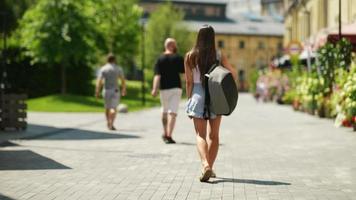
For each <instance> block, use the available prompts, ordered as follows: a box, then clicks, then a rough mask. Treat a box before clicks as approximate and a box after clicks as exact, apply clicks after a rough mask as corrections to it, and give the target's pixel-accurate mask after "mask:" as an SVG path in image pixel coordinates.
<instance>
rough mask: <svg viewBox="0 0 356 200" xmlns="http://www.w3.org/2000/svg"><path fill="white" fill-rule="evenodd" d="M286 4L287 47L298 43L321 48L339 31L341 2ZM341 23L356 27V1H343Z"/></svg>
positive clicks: (302, 0) (312, 0)
mask: <svg viewBox="0 0 356 200" xmlns="http://www.w3.org/2000/svg"><path fill="white" fill-rule="evenodd" d="M285 4H286V5H287V12H286V14H285V21H284V23H285V27H286V32H285V34H284V42H283V43H284V45H285V46H286V45H288V44H289V43H290V42H291V41H298V42H301V43H302V44H304V45H312V46H314V47H318V46H320V45H321V44H322V43H325V41H326V36H327V35H328V34H329V33H331V32H333V31H335V30H337V29H338V25H339V0H285ZM341 23H342V25H343V26H347V25H350V24H354V23H356V0H341Z"/></svg>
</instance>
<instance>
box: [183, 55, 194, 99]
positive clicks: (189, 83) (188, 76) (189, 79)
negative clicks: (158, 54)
mask: <svg viewBox="0 0 356 200" xmlns="http://www.w3.org/2000/svg"><path fill="white" fill-rule="evenodd" d="M184 69H185V86H186V87H185V89H186V94H187V97H188V98H190V97H191V96H192V90H193V71H192V67H191V63H190V54H189V53H187V55H186V56H185V59H184Z"/></svg>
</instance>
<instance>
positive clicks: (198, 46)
mask: <svg viewBox="0 0 356 200" xmlns="http://www.w3.org/2000/svg"><path fill="white" fill-rule="evenodd" d="M190 63H191V64H192V67H197V66H198V67H199V71H200V79H201V82H202V83H203V84H204V74H206V73H207V72H208V70H209V69H210V67H211V66H212V65H213V64H214V63H216V48H215V31H214V29H213V27H211V26H209V25H204V26H203V27H202V28H200V30H199V32H198V36H197V41H196V43H195V46H194V47H193V49H192V50H191V51H190Z"/></svg>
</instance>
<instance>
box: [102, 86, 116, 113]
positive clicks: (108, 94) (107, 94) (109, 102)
mask: <svg viewBox="0 0 356 200" xmlns="http://www.w3.org/2000/svg"><path fill="white" fill-rule="evenodd" d="M103 97H104V105H105V108H106V109H112V108H114V109H116V107H117V106H118V105H119V101H120V90H119V89H110V90H105V89H104V90H103Z"/></svg>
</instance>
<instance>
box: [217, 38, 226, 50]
mask: <svg viewBox="0 0 356 200" xmlns="http://www.w3.org/2000/svg"><path fill="white" fill-rule="evenodd" d="M218 47H219V48H221V49H223V48H224V47H225V43H224V41H223V40H219V41H218Z"/></svg>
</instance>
